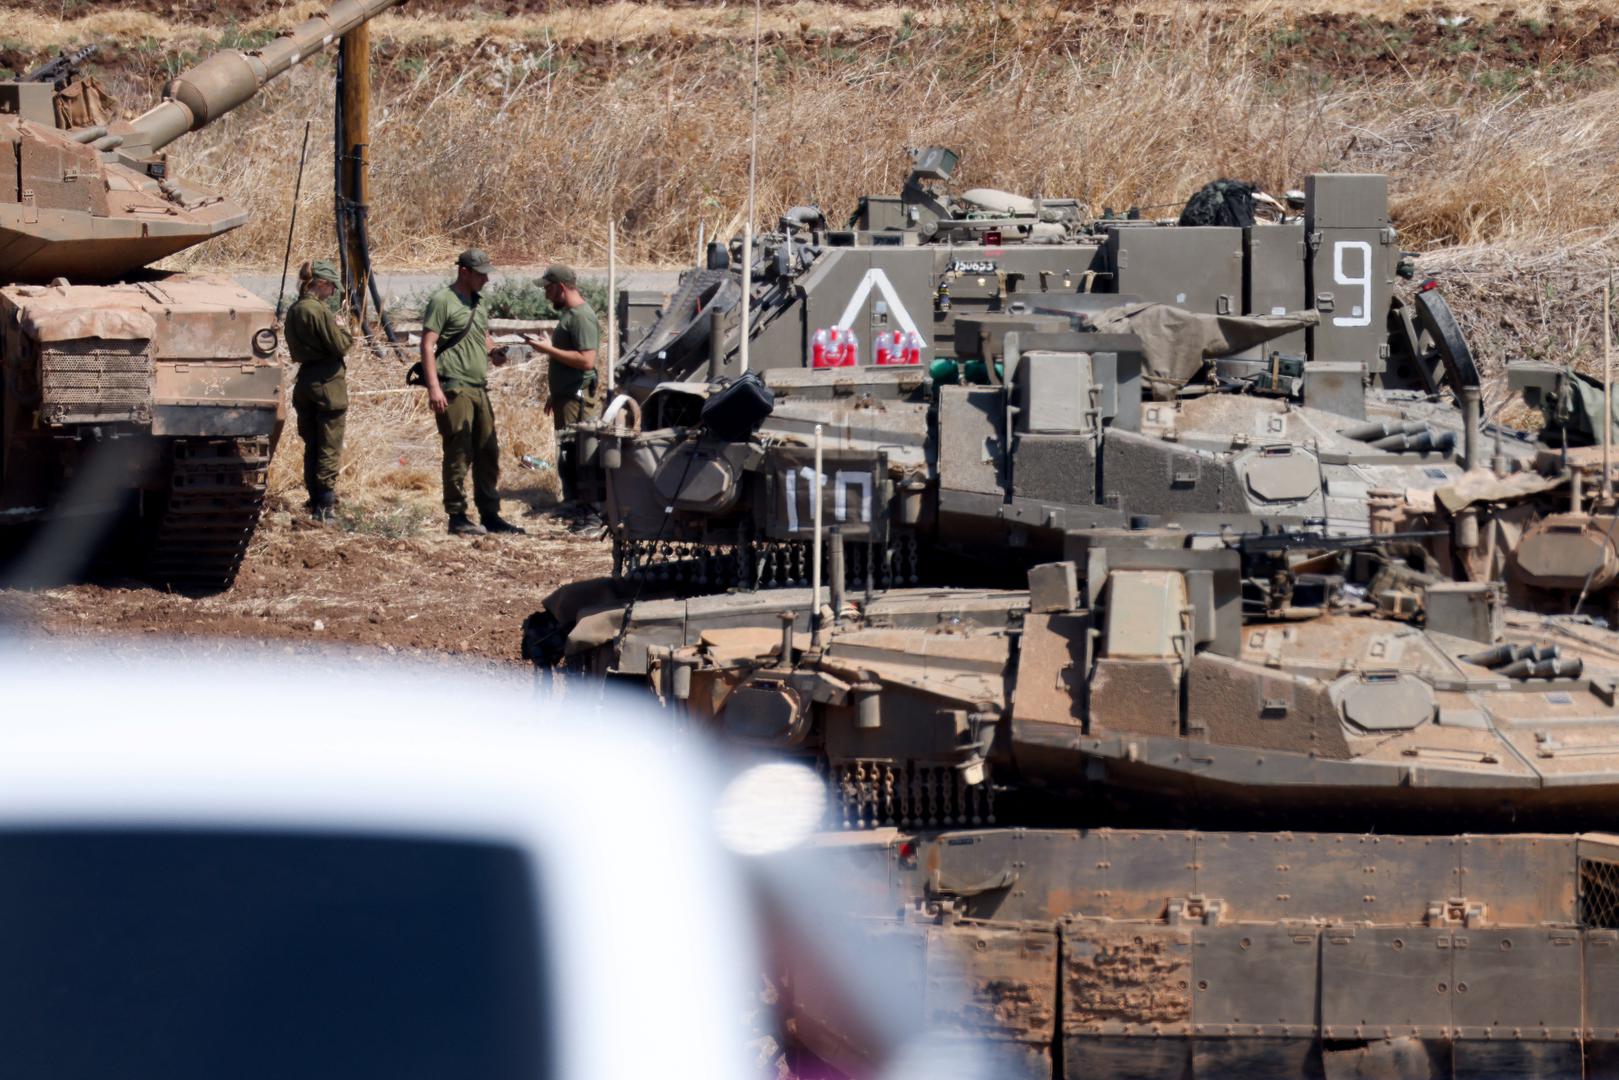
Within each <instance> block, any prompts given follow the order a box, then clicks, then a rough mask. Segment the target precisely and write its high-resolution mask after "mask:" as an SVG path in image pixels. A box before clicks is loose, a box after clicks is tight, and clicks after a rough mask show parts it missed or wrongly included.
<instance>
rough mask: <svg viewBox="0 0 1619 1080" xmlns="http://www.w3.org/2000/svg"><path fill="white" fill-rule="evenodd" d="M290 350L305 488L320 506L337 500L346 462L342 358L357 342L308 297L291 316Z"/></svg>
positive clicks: (333, 315) (346, 392)
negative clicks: (295, 374)
mask: <svg viewBox="0 0 1619 1080" xmlns="http://www.w3.org/2000/svg"><path fill="white" fill-rule="evenodd" d="M285 333H286V338H287V351H288V352H289V353H290V354H291V356H292V361H293V363H295V364H297V365H298V378H297V381H295V382H294V383H293V386H292V407H293V408H294V409H296V410H297V412H298V435H299V437H300V438H302V439H303V441H304V487H305V488H306V489H308V491H309V501H310V504H311V505H312V506H314V507H316V508H319V507H321V506H323V505H324V506H330V505H331V504H332V503H333V502H334V501H335V494H334V493H335V491H336V489H337V471H338V469H339V467H340V466H341V465H342V459H343V429H344V426H345V422H346V420H347V418H348V407H349V388H348V379H347V377H346V375H345V368H344V364H343V357H344V356H345V355H346V354H347V353H348V351H349V346H351V345H353V344H354V335H352V334H350V333H349V332H348V330H347V329H345V328H344V327H343V325H342V324H341V323H339V322H338V321H337V315H336V313H334V312H333V311H332V309H331V308H330V307H328V306H327V304H326V302H325V301H324V300H320V299H317V298H316V297H314V296H305V297H303V298H302V299H300V300H299V301H298V302H297V303H296V304H293V305H292V310H291V311H289V312H287V322H286V327H285Z"/></svg>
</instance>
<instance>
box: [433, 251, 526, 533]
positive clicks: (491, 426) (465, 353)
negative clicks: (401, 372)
mask: <svg viewBox="0 0 1619 1080" xmlns="http://www.w3.org/2000/svg"><path fill="white" fill-rule="evenodd" d="M493 271H494V267H493V266H492V265H491V264H490V262H489V256H487V255H485V254H484V253H483V252H482V251H479V250H477V249H472V250H469V251H463V252H462V253H461V254H460V256H459V257H458V258H457V259H456V269H455V281H454V282H453V283H452V284H449V285H446V286H445V287H444V288H442V289H440V290H439V291H438V292H436V293H434V294H433V295H432V297H431V298H430V299H429V300H428V301H427V310H426V311H425V312H423V314H422V377H423V380H424V381H425V382H426V384H427V400H428V404H429V405H431V406H432V408H433V412H434V414H435V417H436V419H437V421H438V433H439V437H440V438H441V439H443V441H444V511H445V513H447V514H449V515H450V532H452V533H454V534H455V535H457V536H482V535H483V534H484V533H486V532H491V533H521V532H525V531H527V530H525V529H522V528H519V527H518V526H516V525H513V524H512V523H511V522H509V521H507V520H506V519H505V518H502V517H501V516H500V492H499V489H498V484H499V482H500V440H499V438H498V437H497V435H496V433H495V412H494V410H493V409H492V408H491V407H490V405H489V391H488V389H487V381H488V375H489V364H490V362H491V361H493V362H494V364H495V366H496V367H499V366H500V365H502V364H504V363H505V362H506V353H505V350H504V349H498V350H494V351H491V350H492V348H493V346H494V340H493V339H492V338H491V337H490V336H489V309H488V307H487V306H486V305H483V304H481V303H480V302H479V301H480V300H481V298H482V297H481V294H482V292H483V287H484V286H485V285H486V284H488V283H489V275H490V274H491V273H492V272H493ZM469 465H470V466H471V468H472V485H473V501H474V502H475V503H476V504H477V507H478V517H479V518H480V519H481V520H482V521H483V524H482V525H479V524H478V523H477V522H475V521H473V520H472V519H471V518H469V517H468V516H467V495H466V476H467V467H468V466H469Z"/></svg>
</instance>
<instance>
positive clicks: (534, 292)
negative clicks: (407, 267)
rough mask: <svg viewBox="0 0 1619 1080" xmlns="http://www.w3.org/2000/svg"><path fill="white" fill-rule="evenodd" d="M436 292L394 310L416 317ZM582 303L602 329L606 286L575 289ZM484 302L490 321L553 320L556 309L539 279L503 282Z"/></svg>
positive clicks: (585, 285)
mask: <svg viewBox="0 0 1619 1080" xmlns="http://www.w3.org/2000/svg"><path fill="white" fill-rule="evenodd" d="M435 291H437V290H429V291H428V292H425V293H419V294H417V295H414V296H411V297H408V298H406V299H405V300H404V301H402V302H401V303H400V304H399V305H398V307H399V309H400V310H403V311H409V312H411V313H412V314H415V315H417V316H420V315H421V313H422V311H423V310H425V309H426V307H427V298H428V297H429V296H431V295H432V294H433V292H435ZM579 291H580V292H581V293H583V294H584V296H585V301H586V303H588V304H589V305H590V306H591V307H592V308H593V309H594V310H595V312H596V318H597V319H598V320H599V321H601V322H602V324H603V325H606V320H607V285H606V283H605V282H600V281H589V280H587V281H584V282H581V283H580V285H579ZM483 296H484V301H485V302H486V303H487V304H488V305H489V317H490V318H491V319H554V318H556V317H557V310H556V308H554V307H552V306H551V301H549V300H547V299H546V298H545V289H544V287H543V286H541V284H540V279H539V278H506V279H504V280H502V281H501V282H500V283H499V284H497V285H491V286H489V288H487V289H485V290H484V293H483Z"/></svg>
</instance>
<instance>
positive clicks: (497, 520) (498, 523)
mask: <svg viewBox="0 0 1619 1080" xmlns="http://www.w3.org/2000/svg"><path fill="white" fill-rule="evenodd" d="M483 527H484V531H485V532H491V533H511V534H513V535H516V536H522V535H526V534H527V533H528V530H527V529H525V528H523V527H522V526H521V525H513V524H512V523H511V522H509V521H507V520H506V519H505V518H503V517H501V516H500V515H499V514H485V515H484V517H483Z"/></svg>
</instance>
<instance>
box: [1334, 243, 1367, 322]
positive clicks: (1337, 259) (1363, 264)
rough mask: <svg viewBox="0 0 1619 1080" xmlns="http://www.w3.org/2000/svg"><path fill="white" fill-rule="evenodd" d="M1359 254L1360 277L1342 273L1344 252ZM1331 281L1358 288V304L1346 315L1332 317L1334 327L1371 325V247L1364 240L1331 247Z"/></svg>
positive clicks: (1351, 306) (1353, 305)
mask: <svg viewBox="0 0 1619 1080" xmlns="http://www.w3.org/2000/svg"><path fill="white" fill-rule="evenodd" d="M1346 250H1347V251H1358V252H1360V277H1349V276H1347V275H1346V274H1345V273H1344V252H1345V251H1346ZM1332 280H1333V281H1335V282H1337V283H1338V284H1339V285H1348V286H1354V285H1359V286H1360V303H1358V304H1352V305H1350V308H1349V314H1348V315H1334V316H1333V317H1332V325H1334V326H1370V325H1371V323H1372V245H1371V244H1368V243H1367V242H1366V241H1364V240H1339V241H1338V242H1337V243H1335V244H1333V245H1332Z"/></svg>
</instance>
